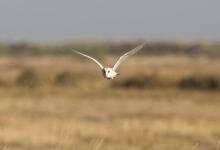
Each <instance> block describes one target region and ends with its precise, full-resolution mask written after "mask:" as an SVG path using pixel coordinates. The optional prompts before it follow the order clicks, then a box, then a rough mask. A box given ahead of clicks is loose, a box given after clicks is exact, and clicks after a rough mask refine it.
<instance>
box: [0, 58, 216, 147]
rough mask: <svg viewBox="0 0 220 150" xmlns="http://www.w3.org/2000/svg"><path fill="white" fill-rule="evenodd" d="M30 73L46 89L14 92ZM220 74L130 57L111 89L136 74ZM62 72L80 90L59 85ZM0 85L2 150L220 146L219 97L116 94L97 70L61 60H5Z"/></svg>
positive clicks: (202, 65) (204, 67) (175, 61)
mask: <svg viewBox="0 0 220 150" xmlns="http://www.w3.org/2000/svg"><path fill="white" fill-rule="evenodd" d="M113 58H114V57H113ZM113 58H112V57H106V58H104V59H102V60H101V61H102V62H104V63H105V64H112V63H111V62H112V61H113ZM114 59H115V58H114ZM30 68H31V69H32V70H35V71H36V72H37V74H38V75H39V77H40V81H39V82H41V84H40V85H39V86H37V87H26V86H25V87H24V86H20V85H16V83H15V82H16V78H17V77H18V76H19V75H20V74H21V73H22V72H23V71H24V70H26V69H30ZM219 68H220V60H219V58H210V57H206V56H199V57H186V56H148V57H132V58H131V59H129V60H128V61H127V62H125V63H124V64H123V65H122V66H121V67H120V68H119V72H120V74H121V75H120V77H119V78H117V79H116V81H114V82H117V81H120V80H123V79H124V78H127V77H129V76H133V75H136V74H159V75H161V76H163V77H166V79H168V78H169V79H173V80H178V79H180V78H181V77H183V76H187V75H191V74H193V75H198V74H211V75H214V76H216V77H219V76H220V71H219ZM63 71H71V72H74V73H75V75H77V77H76V78H77V80H78V82H76V84H75V85H71V86H70V85H68V86H67V85H66V86H60V85H57V84H56V83H54V80H55V79H56V75H57V74H58V73H60V72H63ZM0 79H1V82H2V85H1V86H0V147H1V149H7V150H30V149H31V150H39V149H41V150H49V149H51V150H56V149H57V150H68V149H71V150H72V149H76V150H93V149H94V150H146V149H155V150H172V149H179V150H186V149H187V150H188V149H199V150H214V149H217V148H216V147H217V144H218V142H219V140H220V92H219V90H197V89H185V90H183V89H180V88H176V87H154V88H145V89H135V88H130V89H126V88H113V87H112V86H111V82H112V81H109V80H105V79H103V78H102V77H101V75H100V74H99V72H98V68H97V67H96V65H95V64H93V63H90V62H88V61H87V60H85V59H80V58H74V57H58V56H44V57H17V58H15V57H9V56H8V57H6V56H4V57H1V59H0ZM5 82H6V83H5Z"/></svg>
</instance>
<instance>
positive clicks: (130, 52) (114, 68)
mask: <svg viewBox="0 0 220 150" xmlns="http://www.w3.org/2000/svg"><path fill="white" fill-rule="evenodd" d="M144 45H145V43H142V44H141V45H139V46H137V47H135V48H134V49H132V50H130V51H129V52H127V53H125V54H124V55H122V56H121V57H120V58H119V59H118V60H117V62H116V63H115V64H114V66H113V68H112V69H113V70H114V71H115V70H116V69H117V68H118V66H119V65H120V64H121V63H122V62H123V61H124V60H125V59H126V58H128V56H131V55H133V54H135V53H136V52H138V51H139V50H141V49H142V48H143V47H144Z"/></svg>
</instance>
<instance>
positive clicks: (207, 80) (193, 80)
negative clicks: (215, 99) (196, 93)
mask: <svg viewBox="0 0 220 150" xmlns="http://www.w3.org/2000/svg"><path fill="white" fill-rule="evenodd" d="M219 86H220V85H219V81H218V79H217V78H215V77H212V76H200V77H198V76H190V77H186V78H183V79H182V80H181V81H180V82H179V87H181V88H184V89H209V90H213V89H218V88H219Z"/></svg>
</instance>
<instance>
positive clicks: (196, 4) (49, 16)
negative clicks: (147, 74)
mask: <svg viewBox="0 0 220 150" xmlns="http://www.w3.org/2000/svg"><path fill="white" fill-rule="evenodd" d="M92 38H94V39H111V40H132V39H140V38H143V39H147V40H154V39H159V40H187V41H190V40H220V0H0V41H33V42H48V41H49V42H54V41H64V40H73V39H92Z"/></svg>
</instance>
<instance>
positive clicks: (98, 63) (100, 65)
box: [73, 50, 104, 69]
mask: <svg viewBox="0 0 220 150" xmlns="http://www.w3.org/2000/svg"><path fill="white" fill-rule="evenodd" d="M73 52H75V53H76V54H79V55H81V56H84V57H86V58H88V59H91V60H93V61H94V62H95V63H96V64H97V65H99V67H100V68H101V69H103V68H104V67H103V66H102V64H101V63H100V62H98V61H97V60H96V59H95V58H92V57H90V56H88V55H86V54H83V53H80V52H78V51H76V50H73Z"/></svg>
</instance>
